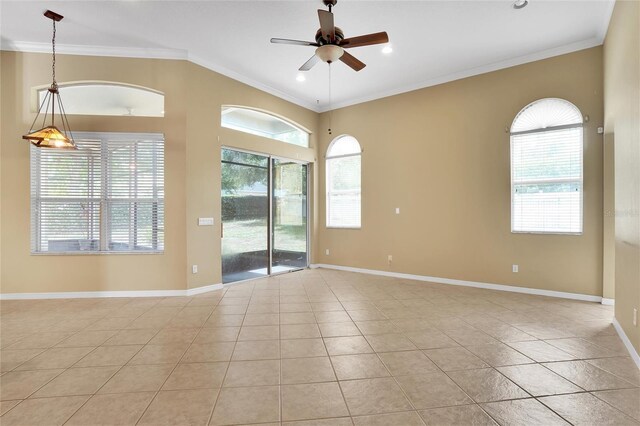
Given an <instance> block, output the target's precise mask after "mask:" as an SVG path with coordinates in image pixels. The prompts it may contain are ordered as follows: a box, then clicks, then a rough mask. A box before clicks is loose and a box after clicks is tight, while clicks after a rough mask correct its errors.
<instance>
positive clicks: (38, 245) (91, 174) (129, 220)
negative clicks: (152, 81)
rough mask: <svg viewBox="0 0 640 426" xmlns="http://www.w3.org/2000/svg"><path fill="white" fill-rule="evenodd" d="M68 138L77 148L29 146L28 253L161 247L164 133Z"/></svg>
mask: <svg viewBox="0 0 640 426" xmlns="http://www.w3.org/2000/svg"><path fill="white" fill-rule="evenodd" d="M74 139H75V141H76V144H77V145H78V150H77V151H67V150H55V149H38V148H35V147H32V148H31V221H32V223H31V247H32V251H33V252H109V251H162V250H164V140H163V137H162V135H160V134H122V133H77V134H74Z"/></svg>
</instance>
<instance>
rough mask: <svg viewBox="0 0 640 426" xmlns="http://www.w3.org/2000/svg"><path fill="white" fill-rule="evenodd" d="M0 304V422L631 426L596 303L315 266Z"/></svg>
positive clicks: (621, 367) (634, 419) (610, 338)
mask: <svg viewBox="0 0 640 426" xmlns="http://www.w3.org/2000/svg"><path fill="white" fill-rule="evenodd" d="M0 314H1V319H2V321H1V327H2V328H1V331H2V333H1V335H0V344H1V352H0V359H1V361H2V363H1V365H2V369H1V376H0V396H1V403H0V415H1V416H2V417H0V423H1V424H2V425H3V426H10V425H37V424H46V425H62V424H65V425H97V424H131V425H133V424H140V425H162V424H167V425H186V424H193V425H206V424H211V425H230V424H254V423H267V424H300V425H303V424H314V425H352V424H353V425H423V424H426V425H462V424H474V425H485V424H486V425H490V424H496V423H498V424H503V425H516V424H518V425H524V424H531V425H534V424H536V425H555V424H567V423H571V424H576V425H588V424H592V425H604V424H616V425H627V424H636V425H637V424H640V372H639V370H638V368H637V367H636V366H635V365H634V364H633V361H632V360H631V358H629V356H628V353H627V352H626V350H625V348H624V346H623V345H622V343H621V341H620V340H619V338H618V337H617V335H616V333H615V330H614V328H613V327H612V325H611V318H612V309H611V307H607V306H602V305H600V304H596V303H586V302H577V301H571V300H563V299H553V298H545V297H539V296H529V295H522V294H515V293H505V292H495V291H488V290H481V289H473V288H465V287H457V286H446V285H439V284H429V283H422V282H412V281H408V280H400V279H393V278H386V277H377V276H369V275H362V274H352V273H347V272H338V271H330V270H322V269H318V270H305V271H301V272H296V273H291V274H287V275H283V276H279V277H274V278H268V279H262V280H259V281H252V282H247V283H240V284H237V285H233V286H230V287H228V288H225V289H224V290H220V291H216V292H211V293H207V294H203V295H199V296H196V297H172V298H139V299H62V300H33V301H3V302H2V303H1V309H0Z"/></svg>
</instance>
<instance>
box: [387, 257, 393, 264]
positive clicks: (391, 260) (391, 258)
mask: <svg viewBox="0 0 640 426" xmlns="http://www.w3.org/2000/svg"><path fill="white" fill-rule="evenodd" d="M387 260H388V261H389V263H391V262H393V256H391V255H389V256H387Z"/></svg>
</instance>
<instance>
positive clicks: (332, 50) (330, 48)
mask: <svg viewBox="0 0 640 426" xmlns="http://www.w3.org/2000/svg"><path fill="white" fill-rule="evenodd" d="M343 54H344V49H343V48H342V47H340V46H336V45H335V44H325V45H324V46H320V47H318V48H317V49H316V56H318V58H320V60H321V61H324V62H326V63H328V64H330V63H332V62H335V61H337V60H338V59H340V58H341V57H342V55H343Z"/></svg>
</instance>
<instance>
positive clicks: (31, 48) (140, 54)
mask: <svg viewBox="0 0 640 426" xmlns="http://www.w3.org/2000/svg"><path fill="white" fill-rule="evenodd" d="M608 4H609V5H610V7H609V12H608V14H607V17H606V19H603V26H602V29H601V30H600V31H599V33H598V35H597V36H595V37H592V38H590V39H587V40H582V41H579V42H576V43H570V44H566V45H563V46H559V47H555V48H553V49H548V50H543V51H539V52H536V53H532V54H529V55H523V56H519V57H516V58H512V59H508V60H505V61H499V62H494V63H491V64H487V65H482V66H479V67H474V68H469V69H466V70H463V71H459V72H455V73H451V74H446V75H443V76H440V77H436V78H432V79H428V80H424V81H421V82H419V83H415V84H410V85H405V86H401V87H398V88H395V89H391V90H386V91H380V92H374V93H371V94H369V95H367V96H362V97H358V98H354V99H348V100H346V101H342V102H337V103H333V104H332V105H331V108H327V107H318V106H317V105H315V104H313V103H310V102H308V101H305V100H303V99H299V98H297V97H295V96H291V95H289V94H287V93H285V92H283V91H281V90H278V89H275V88H273V87H271V86H269V85H266V84H264V83H261V82H259V81H257V80H254V79H252V78H248V77H246V76H244V75H242V74H240V73H238V72H235V71H232V70H230V69H228V68H226V67H224V66H222V65H219V64H217V63H214V62H212V61H208V60H205V59H203V58H200V57H198V56H195V55H191V54H189V52H188V51H186V50H179V49H146V48H120V47H107V46H79V45H56V49H57V52H58V53H61V54H67V55H83V56H112V57H123V58H146V59H171V60H185V61H189V62H191V63H193V64H196V65H199V66H201V67H204V68H206V69H209V70H211V71H214V72H217V73H219V74H222V75H224V76H226V77H229V78H231V79H233V80H236V81H239V82H241V83H244V84H247V85H249V86H251V87H254V88H256V89H258V90H261V91H263V92H266V93H269V94H271V95H273V96H276V97H278V98H280V99H283V100H285V101H287V102H291V103H293V104H296V105H298V106H301V107H303V108H306V109H308V110H311V111H314V112H318V113H323V112H328V111H331V110H336V109H339V108H345V107H348V106H353V105H357V104H361V103H364V102H369V101H374V100H378V99H383V98H387V97H390V96H394V95H399V94H402V93H407V92H412V91H414V90H420V89H424V88H427V87H431V86H436V85H439V84H444V83H449V82H451V81H455V80H460V79H463V78H468V77H473V76H476V75H480V74H485V73H488V72H492V71H498V70H501V69H505V68H510V67H514V66H517V65H522V64H526V63H530V62H535V61H539V60H542V59H548V58H552V57H554V56H560V55H564V54H567V53H572V52H577V51H579V50H584V49H589V48H591V47H595V46H600V45H602V43H603V40H604V37H605V35H606V32H607V28H608V25H609V21H610V19H611V13H612V12H613V7H614V5H615V1H610V2H609V3H608ZM0 49H1V50H10V51H16V52H30V53H49V52H50V51H51V45H50V44H47V43H32V42H11V41H6V40H3V41H2V45H0Z"/></svg>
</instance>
